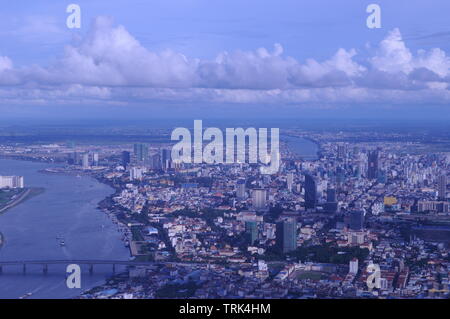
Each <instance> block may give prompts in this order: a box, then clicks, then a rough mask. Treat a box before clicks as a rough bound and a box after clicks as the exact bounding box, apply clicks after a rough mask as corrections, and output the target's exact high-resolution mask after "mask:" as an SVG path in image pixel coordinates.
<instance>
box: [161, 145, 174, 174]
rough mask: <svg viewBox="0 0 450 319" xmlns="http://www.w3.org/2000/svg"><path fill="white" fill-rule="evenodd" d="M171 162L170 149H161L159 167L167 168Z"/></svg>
mask: <svg viewBox="0 0 450 319" xmlns="http://www.w3.org/2000/svg"><path fill="white" fill-rule="evenodd" d="M171 163H172V151H171V150H170V149H162V150H161V167H162V169H163V170H167V169H169V168H170V167H171Z"/></svg>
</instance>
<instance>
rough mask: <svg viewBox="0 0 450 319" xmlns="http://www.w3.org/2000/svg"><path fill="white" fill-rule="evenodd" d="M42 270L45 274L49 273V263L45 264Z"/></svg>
mask: <svg viewBox="0 0 450 319" xmlns="http://www.w3.org/2000/svg"><path fill="white" fill-rule="evenodd" d="M42 272H43V273H44V274H47V273H48V265H47V264H45V265H44V266H43V267H42Z"/></svg>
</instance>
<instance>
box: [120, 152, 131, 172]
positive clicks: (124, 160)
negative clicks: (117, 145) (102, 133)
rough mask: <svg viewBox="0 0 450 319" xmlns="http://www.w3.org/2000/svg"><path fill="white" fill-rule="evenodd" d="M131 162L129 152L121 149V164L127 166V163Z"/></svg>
mask: <svg viewBox="0 0 450 319" xmlns="http://www.w3.org/2000/svg"><path fill="white" fill-rule="evenodd" d="M130 162H131V156H130V152H127V151H123V152H122V166H123V167H125V169H126V168H127V166H128V164H130Z"/></svg>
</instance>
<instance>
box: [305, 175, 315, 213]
mask: <svg viewBox="0 0 450 319" xmlns="http://www.w3.org/2000/svg"><path fill="white" fill-rule="evenodd" d="M316 205H317V181H316V178H315V177H314V176H312V175H310V174H305V208H306V209H314V208H316Z"/></svg>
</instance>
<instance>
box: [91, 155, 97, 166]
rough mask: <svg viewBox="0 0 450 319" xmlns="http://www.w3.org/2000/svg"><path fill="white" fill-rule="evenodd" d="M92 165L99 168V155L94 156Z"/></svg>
mask: <svg viewBox="0 0 450 319" xmlns="http://www.w3.org/2000/svg"><path fill="white" fill-rule="evenodd" d="M92 164H93V165H94V166H98V153H94V154H92Z"/></svg>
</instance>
